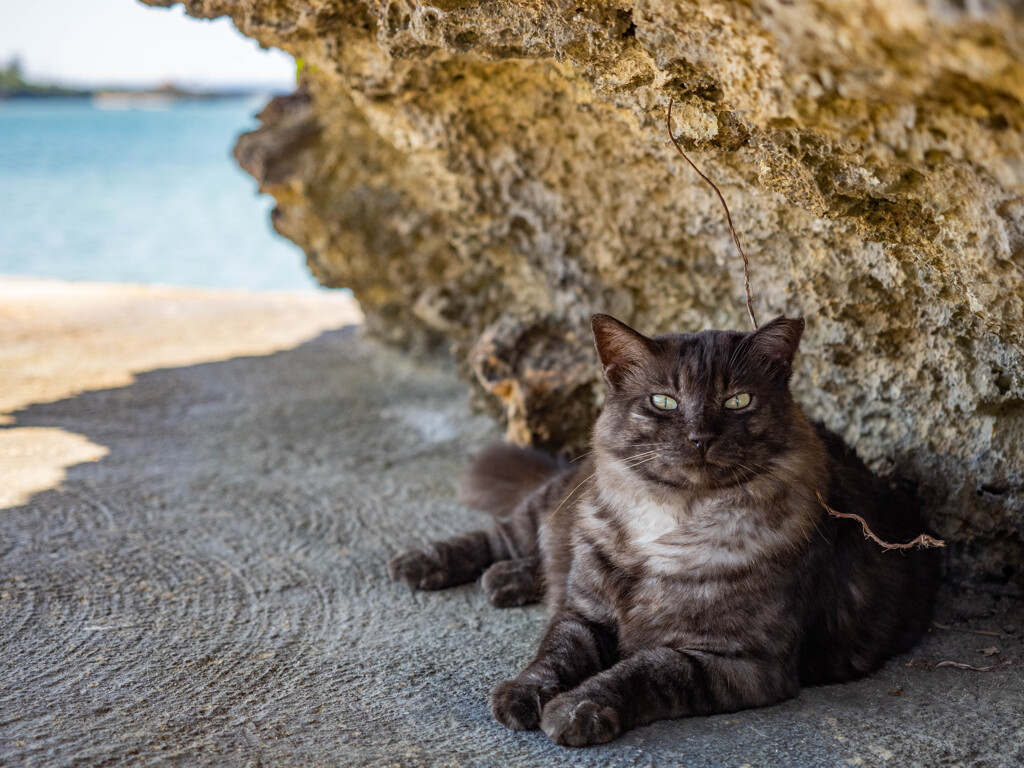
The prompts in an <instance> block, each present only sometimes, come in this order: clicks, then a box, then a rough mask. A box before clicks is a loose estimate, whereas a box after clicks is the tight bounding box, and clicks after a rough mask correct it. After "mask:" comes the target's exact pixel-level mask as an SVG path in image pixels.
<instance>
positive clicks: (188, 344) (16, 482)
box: [0, 276, 362, 507]
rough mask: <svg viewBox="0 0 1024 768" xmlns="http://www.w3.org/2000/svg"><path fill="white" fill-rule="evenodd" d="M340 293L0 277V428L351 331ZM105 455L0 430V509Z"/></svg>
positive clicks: (54, 436)
mask: <svg viewBox="0 0 1024 768" xmlns="http://www.w3.org/2000/svg"><path fill="white" fill-rule="evenodd" d="M361 321H362V314H361V313H360V311H359V306H358V304H357V303H356V302H355V300H354V299H352V298H351V296H350V295H348V294H347V293H343V292H336V291H335V292H328V291H322V292H319V291H318V292H312V291H310V292H288V293H284V292H282V293H247V292H242V291H216V290H206V289H198V288H172V287H160V286H143V285H118V284H103V283H75V282H65V281H59V280H41V279H35V278H21V277H4V276H0V382H2V383H0V424H5V423H6V424H9V423H11V422H12V420H13V419H12V416H11V414H12V413H14V412H15V411H17V410H19V409H22V408H25V407H27V406H30V405H33V404H38V403H48V402H52V401H54V400H59V399H62V398H66V397H71V396H74V395H77V394H79V393H81V392H86V391H89V390H96V389H105V388H110V387H121V386H126V385H128V384H131V382H132V381H133V380H134V377H135V375H136V374H138V373H141V372H143V371H151V370H154V369H158V368H166V367H170V366H182V365H192V364H196V363H205V362H213V361H216V360H227V359H229V358H232V357H238V356H241V355H265V354H269V353H271V352H276V351H279V350H282V349H289V348H291V347H294V346H296V345H298V344H301V343H302V342H305V341H308V340H310V339H312V338H315V337H316V336H317V335H319V334H320V333H322V332H324V331H325V330H328V329H332V328H340V327H343V326H346V325H353V324H358V323H360V322H361ZM104 455H106V448H104V447H103V446H99V445H95V444H93V443H90V442H89V441H88V440H86V439H85V438H83V437H82V436H81V435H75V434H72V433H68V432H65V431H62V430H57V429H50V428H24V429H7V430H2V431H0V507H4V506H13V505H15V504H19V503H22V502H24V501H25V500H26V499H27V498H28V497H29V496H30V495H31V494H32V493H35V492H37V491H40V490H44V489H46V488H52V487H55V486H56V485H57V484H58V483H59V482H60V480H61V478H62V477H63V473H64V470H65V468H66V467H68V466H71V465H73V464H77V463H79V462H83V461H93V460H96V459H99V458H101V457H102V456H104Z"/></svg>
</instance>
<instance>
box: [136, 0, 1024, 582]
mask: <svg viewBox="0 0 1024 768" xmlns="http://www.w3.org/2000/svg"><path fill="white" fill-rule="evenodd" d="M147 1H148V2H150V4H152V5H169V4H171V2H170V0H147ZM185 6H186V8H187V10H188V12H189V13H190V14H192V15H194V16H199V17H214V16H220V15H228V16H230V17H231V18H232V19H233V20H234V22H235V24H237V25H238V27H239V28H240V29H241V30H242V31H243V32H244V33H245V34H247V35H250V36H252V37H255V38H256V39H258V40H259V41H260V42H261V43H263V44H265V45H272V46H279V47H281V48H283V49H284V50H286V51H289V52H290V53H292V54H294V55H296V56H297V57H301V58H302V60H303V61H304V62H305V65H306V68H305V71H304V74H303V77H302V85H301V87H300V89H299V91H298V92H297V93H296V94H295V95H293V96H289V97H286V98H283V99H277V100H275V101H274V102H272V103H271V105H270V106H269V107H268V108H267V110H266V111H265V112H264V113H263V115H262V121H263V126H262V128H260V129H259V130H258V131H256V132H255V133H253V134H249V135H247V136H244V137H242V139H241V140H240V142H239V145H238V150H237V155H238V158H239V160H240V162H241V163H242V165H243V166H244V167H245V168H246V169H248V170H249V171H250V172H251V173H252V174H253V175H254V176H256V177H257V178H258V179H259V180H260V182H261V184H262V188H263V189H264V191H266V192H269V193H270V194H273V195H274V196H275V198H276V199H277V202H278V206H277V209H276V211H275V214H274V221H275V225H276V226H277V228H278V230H279V231H280V232H282V233H283V234H284V235H286V236H287V237H289V238H291V239H293V240H295V241H296V242H297V243H299V244H300V245H301V246H302V247H303V248H304V249H305V250H306V253H307V255H308V258H309V264H310V267H311V269H312V270H313V272H314V273H315V274H316V276H317V277H318V278H319V279H320V281H321V282H323V283H324V284H325V285H331V286H349V287H351V288H352V289H353V290H354V291H355V294H356V296H357V297H358V298H359V300H360V301H361V302H362V305H363V307H364V309H365V311H366V313H367V317H368V323H369V325H370V327H371V329H372V330H373V331H374V332H375V333H376V334H377V335H379V336H381V337H383V338H386V339H388V340H390V341H392V342H394V343H397V344H401V345H406V346H410V347H418V348H425V349H432V348H436V347H437V346H438V345H439V344H441V343H448V344H449V345H450V346H451V349H452V350H453V352H454V355H455V357H456V359H457V360H458V361H459V362H460V364H461V365H462V366H463V369H464V372H465V375H466V377H467V378H468V379H471V380H473V381H475V382H476V383H477V385H478V389H477V393H478V398H479V400H480V402H481V403H490V405H491V407H492V408H495V410H497V406H500V408H501V410H502V411H503V412H504V414H505V417H506V419H507V421H508V425H509V435H510V436H511V437H512V438H514V439H516V440H518V441H534V442H537V443H540V444H543V445H547V446H552V447H556V448H559V447H561V448H567V449H570V450H578V449H579V448H580V447H581V446H582V444H583V443H584V442H585V436H586V429H587V424H588V421H589V420H590V419H591V418H592V417H593V415H594V413H596V410H597V408H598V407H599V403H600V396H601V395H600V393H601V387H600V386H599V382H598V380H597V375H598V374H597V367H596V365H595V357H594V355H593V352H592V351H591V349H590V342H589V339H588V333H587V323H588V318H589V316H590V314H591V313H593V312H596V311H602V312H608V313H611V314H614V315H616V316H618V317H620V318H622V319H623V320H625V321H626V322H629V323H630V324H632V325H634V326H636V327H638V328H640V329H641V330H644V331H646V332H649V333H656V332H664V331H669V330H676V331H685V330H699V329H702V328H711V327H717V328H745V327H747V325H746V320H745V309H744V306H743V298H742V297H743V287H742V280H741V269H740V264H739V261H738V259H737V257H736V256H735V254H734V251H733V249H732V246H731V243H730V238H729V233H728V230H727V228H726V226H725V220H724V216H723V214H722V211H721V209H720V207H719V205H718V202H717V200H716V199H715V198H714V196H713V194H712V193H711V191H710V190H709V189H708V188H707V187H706V186H705V185H704V184H703V183H702V182H701V181H700V180H699V179H697V178H696V176H695V175H694V174H693V173H692V172H691V171H690V170H689V169H688V168H687V167H686V166H685V164H684V163H683V161H682V159H681V158H680V157H679V156H678V155H676V154H675V153H674V151H673V150H672V149H671V147H670V146H668V144H667V135H666V128H665V109H666V106H667V103H668V100H669V98H670V97H673V98H674V99H675V103H676V107H675V115H674V117H675V120H674V125H673V130H674V132H675V133H676V135H677V136H679V138H680V140H681V141H682V143H683V145H684V146H685V147H686V148H687V149H688V150H689V151H691V152H692V153H693V157H694V159H695V160H696V161H697V162H698V163H699V164H700V165H701V166H702V167H703V169H704V170H705V172H707V173H708V174H709V175H710V176H711V177H712V178H714V179H715V180H716V181H717V182H718V184H719V185H720V186H721V188H722V190H723V193H724V194H725V196H726V198H727V199H728V201H729V204H730V207H731V209H732V215H733V218H734V219H735V221H736V223H737V226H738V228H739V229H740V232H741V235H742V237H743V239H744V241H745V242H746V244H747V247H748V249H749V251H750V255H751V261H752V279H753V288H754V291H755V298H756V308H757V311H758V313H759V314H760V316H761V317H762V318H767V317H769V316H772V315H774V314H777V313H781V312H785V313H786V314H789V315H796V314H800V315H803V316H804V317H805V318H806V319H807V323H808V331H807V334H806V337H805V341H804V343H803V347H802V355H801V357H800V360H799V364H798V370H797V374H796V376H795V382H796V386H797V389H798V394H799V396H800V398H801V399H802V401H803V402H804V403H805V404H806V406H807V408H808V410H809V411H810V412H811V413H812V414H813V415H815V416H817V417H819V418H821V419H823V420H824V421H825V422H826V423H827V424H828V425H829V426H831V427H832V428H834V429H836V430H837V431H839V432H841V433H842V434H843V435H844V436H845V437H846V438H847V439H848V440H849V441H850V442H851V443H853V444H854V445H855V446H856V447H857V449H858V451H859V452H860V453H861V455H863V456H864V457H865V458H866V459H867V460H868V461H869V463H871V465H872V466H873V467H875V468H876V469H878V470H880V471H882V472H884V473H888V474H893V475H897V476H899V477H902V478H904V479H907V480H910V481H912V482H914V483H917V484H919V487H920V491H921V493H922V496H923V498H924V499H925V502H926V504H927V506H928V514H929V518H930V520H932V521H933V524H934V527H935V529H936V531H937V532H938V533H939V534H940V535H943V536H945V537H946V538H948V539H950V540H952V541H954V542H955V546H954V547H953V554H954V557H955V563H956V564H957V565H958V566H963V565H966V566H969V567H973V568H974V569H975V575H979V574H980V575H984V576H986V577H992V578H996V579H1001V580H1005V579H1016V578H1019V577H1020V576H1021V571H1020V568H1021V566H1022V564H1024V450H1022V448H1021V446H1022V444H1024V358H1022V345H1024V135H1022V132H1021V129H1022V127H1024V49H1022V43H1021V40H1022V39H1024V10H1022V7H1021V5H1020V3H1019V2H1016V1H1015V0H978V2H970V3H964V2H957V1H956V0H886V2H878V1H877V0H847V1H846V2H842V3H831V2H821V0H752V1H751V0H744V1H743V2H741V1H740V0H708V1H707V2H696V0H681V1H678V2H670V1H668V0H647V1H646V2H645V1H643V0H641V1H638V2H619V3H615V2H588V3H565V2H549V3H533V2H525V1H520V2H511V1H508V0H492V1H490V2H482V3H476V2H466V1H465V0H437V1H436V2H434V3H433V4H426V3H424V4H420V3H417V2H414V1H413V0H397V1H396V2H383V3H380V2H368V1H367V2H358V1H357V0H349V1H348V2H326V1H325V0H186V2H185Z"/></svg>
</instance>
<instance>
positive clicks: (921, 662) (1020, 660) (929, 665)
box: [907, 656, 1024, 672]
mask: <svg viewBox="0 0 1024 768" xmlns="http://www.w3.org/2000/svg"><path fill="white" fill-rule="evenodd" d="M1020 664H1024V657H1022V656H1013V657H1011V658H1009V659H1006V661H1001V662H999V663H998V664H990V665H988V666H987V667H976V666H974V665H973V664H965V663H964V662H962V661H937V662H932V661H928V659H914V660H913V661H909V662H907V666H908V667H914V668H918V669H927V670H935V669H938V668H939V667H953V668H955V669H968V670H970V671H971V672H994V671H995V670H997V669H1005V668H1006V667H1016V666H1018V665H1020Z"/></svg>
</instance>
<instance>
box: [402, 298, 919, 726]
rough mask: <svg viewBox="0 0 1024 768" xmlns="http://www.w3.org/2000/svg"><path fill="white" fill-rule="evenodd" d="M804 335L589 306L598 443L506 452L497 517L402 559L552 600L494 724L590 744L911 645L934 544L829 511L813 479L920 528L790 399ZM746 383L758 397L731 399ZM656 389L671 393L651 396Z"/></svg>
mask: <svg viewBox="0 0 1024 768" xmlns="http://www.w3.org/2000/svg"><path fill="white" fill-rule="evenodd" d="M802 330H803V321H802V320H787V319H786V318H778V319H776V320H774V321H772V322H771V323H768V324H767V325H765V326H763V327H762V328H761V329H760V330H759V331H756V332H754V333H750V334H743V333H731V332H722V331H706V332H704V333H700V334H693V335H682V334H674V335H668V336H660V337H657V338H654V339H648V338H646V337H644V336H642V335H640V334H638V333H637V332H635V331H633V330H632V329H630V328H628V327H627V326H625V325H622V324H621V323H619V322H618V321H616V320H614V319H612V318H609V317H606V316H597V317H595V321H594V332H595V339H596V341H597V347H598V352H599V355H600V357H601V363H602V367H603V370H604V374H605V379H606V383H607V385H608V396H607V399H606V403H605V408H604V410H603V412H602V414H601V417H600V418H599V419H598V422H597V424H596V425H595V428H594V440H593V445H594V450H593V452H592V454H591V455H590V456H589V457H588V458H587V459H586V460H584V461H582V462H579V463H577V464H573V465H570V466H569V467H559V466H556V465H555V464H554V463H553V462H550V461H546V460H544V459H540V458H538V456H537V455H536V454H535V453H528V452H517V449H513V448H510V447H507V446H506V447H502V448H498V449H494V452H491V453H488V454H485V455H484V456H483V457H481V458H480V459H479V460H478V462H477V463H476V464H475V465H474V467H473V468H471V470H470V473H469V477H470V480H469V481H468V483H467V487H468V488H473V489H475V491H474V493H475V494H476V498H480V499H486V504H479V506H483V507H486V508H487V509H488V511H490V512H491V513H492V514H493V515H494V516H495V520H496V524H495V526H494V528H492V529H490V530H488V531H479V532H476V533H472V534H469V535H467V536H462V537H458V538H456V539H452V540H449V541H446V542H439V543H435V544H432V545H430V546H429V547H426V548H424V549H422V550H414V551H412V552H408V553H405V554H403V555H399V556H398V557H396V558H395V559H394V560H392V562H391V565H390V569H391V574H392V576H393V577H394V578H397V579H400V580H402V581H405V582H406V583H408V584H409V585H410V586H412V587H414V588H419V589H437V588H442V587H446V586H451V585H453V584H456V583H464V582H467V581H472V580H473V579H475V578H476V577H477V576H478V575H479V574H481V573H482V574H483V579H482V582H481V583H482V586H483V588H484V590H485V592H486V593H487V594H488V596H489V597H490V599H491V601H492V602H493V603H494V604H495V605H499V606H508V605H521V604H524V603H527V602H532V601H534V600H536V599H538V598H539V597H540V596H542V595H543V597H544V599H545V601H546V603H547V606H548V613H549V624H548V629H547V632H546V634H545V636H544V638H543V640H542V641H541V644H540V647H539V649H538V651H537V654H536V656H535V657H534V659H533V660H532V661H531V662H530V664H529V665H528V666H527V667H526V669H524V670H523V672H521V673H520V674H519V675H518V676H517V677H516V678H515V679H514V680H510V681H506V682H504V683H502V684H500V685H499V686H498V687H497V688H496V689H495V690H494V692H493V693H492V697H491V709H492V711H493V713H494V715H495V717H496V718H497V719H498V720H499V721H500V722H502V723H503V724H505V725H506V726H508V727H510V728H513V729H517V730H529V729H535V728H542V729H543V730H544V732H545V733H547V735H548V736H549V737H550V738H551V739H552V740H554V741H555V742H557V743H559V744H565V745H570V746H583V745H587V744H593V743H599V742H604V741H608V740H610V739H613V738H615V737H616V736H618V735H619V734H621V733H622V732H624V731H626V730H629V729H630V728H634V727H637V726H640V725H643V724H645V723H649V722H651V721H653V720H657V719H662V718H671V717H682V716H688V715H705V714H712V713H718V712H729V711H735V710H738V709H743V708H747V707H756V706H763V705H766V704H771V703H773V702H777V701H780V700H783V699H785V698H788V697H791V696H794V695H796V693H797V691H798V690H799V688H800V686H801V685H811V684H818V683H830V682H841V681H846V680H852V679H855V678H857V677H860V676H862V675H865V674H867V673H869V672H871V671H872V670H874V669H876V668H877V667H878V666H879V665H880V664H881V663H882V662H883V661H884V660H885V659H886V658H888V657H889V656H891V655H893V654H895V653H899V652H901V651H904V650H906V649H908V648H909V647H910V646H911V645H913V643H914V642H916V640H917V638H918V637H919V636H920V634H921V632H922V631H923V630H924V628H925V626H926V625H927V621H928V618H929V615H930V610H931V602H932V595H933V592H934V587H935V583H936V579H937V563H936V560H935V556H934V554H932V553H929V552H909V553H899V552H891V551H889V552H887V551H883V550H882V549H881V548H879V547H878V546H877V545H875V544H874V543H872V542H870V541H865V540H864V538H863V537H862V536H861V535H860V531H859V526H857V525H856V524H853V523H851V522H850V521H847V520H837V519H835V518H833V517H830V516H828V515H826V514H825V513H824V511H823V509H822V508H821V506H820V504H819V503H818V501H817V496H816V494H817V493H818V492H821V493H822V495H823V496H824V497H825V498H826V499H827V500H828V503H829V505H830V506H832V507H834V508H836V509H839V510H840V511H845V512H852V513H856V514H859V515H861V516H862V517H864V518H865V519H866V520H867V521H868V523H869V524H870V525H871V527H872V529H873V530H874V531H875V532H876V533H878V534H879V535H880V536H882V537H883V538H888V539H890V540H897V541H903V540H907V539H910V538H912V537H913V536H914V535H916V534H917V533H920V532H921V531H922V530H923V527H922V523H921V521H920V519H919V518H918V517H917V514H916V512H915V511H914V507H913V505H912V504H910V503H909V502H908V500H907V499H905V498H902V497H900V496H898V495H897V494H896V493H895V492H894V491H892V490H891V489H889V488H887V487H886V486H885V485H883V484H882V483H880V482H879V481H878V480H877V478H875V477H874V476H872V475H871V473H870V472H869V471H868V470H867V468H866V467H865V466H864V465H863V463H861V462H860V460H859V459H858V458H857V457H856V455H855V454H854V453H853V451H852V450H850V449H849V448H848V447H847V446H845V445H844V444H843V442H842V441H841V440H840V438H839V437H837V436H836V435H834V434H832V433H830V432H828V431H827V430H825V429H824V427H821V426H820V425H813V424H811V423H810V422H809V421H808V420H807V419H806V418H805V417H804V415H803V414H802V412H801V411H800V408H799V407H798V406H797V405H796V404H795V403H794V402H793V400H792V397H791V395H790V393H789V388H788V380H789V376H790V369H791V364H792V359H793V355H794V354H795V352H796V348H797V345H798V343H799V339H800V335H801V333H802ZM741 392H742V393H745V394H749V395H750V396H751V401H750V405H749V406H748V407H746V408H743V409H738V410H729V409H725V408H724V407H723V403H725V402H726V400H727V399H729V398H731V397H733V396H734V395H736V394H738V393H741ZM654 394H661V395H665V396H668V397H671V398H672V399H673V400H674V401H675V402H677V403H678V407H677V408H675V409H673V410H671V411H663V410H660V409H658V408H655V407H654V406H653V405H652V403H651V395H654ZM496 457H497V458H496ZM513 487H514V490H511V489H512V488H513ZM496 489H501V490H500V492H499V491H496ZM470 495H472V494H470ZM502 500H504V501H502Z"/></svg>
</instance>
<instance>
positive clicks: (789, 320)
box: [744, 315, 804, 379]
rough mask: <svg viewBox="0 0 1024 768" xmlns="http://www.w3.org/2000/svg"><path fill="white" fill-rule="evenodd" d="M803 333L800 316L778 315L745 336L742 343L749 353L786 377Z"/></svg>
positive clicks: (802, 323) (802, 320)
mask: <svg viewBox="0 0 1024 768" xmlns="http://www.w3.org/2000/svg"><path fill="white" fill-rule="evenodd" d="M803 335H804V319H803V318H802V317H786V316H785V315H779V316H778V317H776V318H775V319H774V320H772V321H771V322H769V323H765V324H764V325H762V326H761V327H760V328H758V329H757V330H756V331H754V332H753V333H751V334H750V335H749V336H747V338H746V339H745V340H744V344H745V345H746V347H747V349H748V350H749V352H750V353H752V354H754V355H756V356H757V357H760V358H762V359H763V360H765V361H767V362H768V363H769V364H770V365H771V366H772V367H773V368H775V369H776V370H778V371H779V372H781V373H782V374H783V375H784V376H785V377H786V378H787V379H788V378H789V374H790V372H791V370H792V368H793V358H794V357H795V356H796V350H797V347H799V346H800V337H801V336H803Z"/></svg>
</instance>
